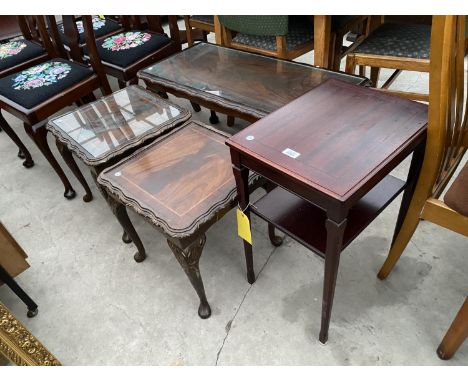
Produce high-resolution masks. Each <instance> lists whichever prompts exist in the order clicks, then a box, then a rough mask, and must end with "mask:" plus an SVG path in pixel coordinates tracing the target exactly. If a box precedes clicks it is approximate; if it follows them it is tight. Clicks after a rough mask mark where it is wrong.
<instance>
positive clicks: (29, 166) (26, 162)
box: [23, 159, 34, 168]
mask: <svg viewBox="0 0 468 382" xmlns="http://www.w3.org/2000/svg"><path fill="white" fill-rule="evenodd" d="M23 166H24V167H25V168H31V167H33V166H34V161H33V160H32V159H31V160H30V161H29V160H25V161H24V162H23Z"/></svg>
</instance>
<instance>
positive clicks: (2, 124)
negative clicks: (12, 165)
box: [0, 112, 34, 168]
mask: <svg viewBox="0 0 468 382" xmlns="http://www.w3.org/2000/svg"><path fill="white" fill-rule="evenodd" d="M0 128H2V129H3V130H4V131H5V133H6V135H8V136H9V137H10V139H11V140H12V141H13V142H14V143H15V144H16V146H18V149H19V151H18V157H19V158H21V159H25V160H24V162H23V166H24V167H26V168H31V167H32V166H34V161H33V159H32V157H31V154H30V153H29V151H28V149H27V148H26V146H25V145H24V144H23V142H21V139H20V138H19V137H18V136H17V135H16V133H15V131H14V130H13V129H12V128H11V126H10V125H9V124H8V122H7V121H6V119H5V118H3V115H2V114H1V112H0Z"/></svg>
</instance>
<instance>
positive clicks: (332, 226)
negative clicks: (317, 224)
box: [319, 218, 346, 343]
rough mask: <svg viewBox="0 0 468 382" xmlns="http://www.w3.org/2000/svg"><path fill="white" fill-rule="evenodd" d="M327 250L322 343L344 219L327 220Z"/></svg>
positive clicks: (329, 316)
mask: <svg viewBox="0 0 468 382" xmlns="http://www.w3.org/2000/svg"><path fill="white" fill-rule="evenodd" d="M325 225H326V228H327V249H326V253H325V275H324V279H323V298H322V323H321V327H320V336H319V340H320V342H322V343H325V342H327V340H328V328H329V326H330V318H331V312H332V306H333V298H334V296H335V285H336V276H337V275H338V266H339V264H340V253H341V248H342V243H343V234H344V230H345V228H346V219H344V220H342V221H341V222H335V221H334V220H331V219H330V218H329V219H327V221H326V223H325Z"/></svg>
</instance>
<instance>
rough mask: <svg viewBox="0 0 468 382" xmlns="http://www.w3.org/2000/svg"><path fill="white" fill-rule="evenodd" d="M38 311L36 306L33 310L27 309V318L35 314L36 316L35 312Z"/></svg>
mask: <svg viewBox="0 0 468 382" xmlns="http://www.w3.org/2000/svg"><path fill="white" fill-rule="evenodd" d="M38 312H39V310H38V309H37V308H36V309H34V310H28V314H27V316H28V317H29V318H32V317H35V316H37V313H38Z"/></svg>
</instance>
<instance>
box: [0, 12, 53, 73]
mask: <svg viewBox="0 0 468 382" xmlns="http://www.w3.org/2000/svg"><path fill="white" fill-rule="evenodd" d="M2 18H8V22H7V30H5V31H2V32H3V33H1V32H0V40H2V41H1V42H0V50H1V54H0V78H1V77H5V76H7V75H9V74H12V73H16V72H18V71H20V70H23V69H24V68H28V67H30V66H33V65H35V64H38V63H40V62H43V61H46V60H47V59H48V58H49V56H48V54H47V51H46V49H44V46H43V45H42V44H40V43H39V42H38V41H37V39H35V38H34V37H35V36H36V34H37V31H36V29H35V25H31V23H32V21H31V20H30V18H28V17H27V16H0V25H1V24H2V22H3V21H2ZM11 18H13V20H12V19H11ZM13 21H14V25H11V24H12V22H13ZM18 32H19V33H18ZM7 36H9V37H7ZM13 37H15V39H14V40H9V39H10V38H13Z"/></svg>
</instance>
